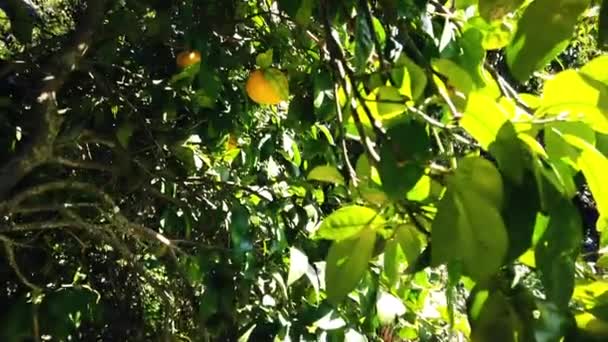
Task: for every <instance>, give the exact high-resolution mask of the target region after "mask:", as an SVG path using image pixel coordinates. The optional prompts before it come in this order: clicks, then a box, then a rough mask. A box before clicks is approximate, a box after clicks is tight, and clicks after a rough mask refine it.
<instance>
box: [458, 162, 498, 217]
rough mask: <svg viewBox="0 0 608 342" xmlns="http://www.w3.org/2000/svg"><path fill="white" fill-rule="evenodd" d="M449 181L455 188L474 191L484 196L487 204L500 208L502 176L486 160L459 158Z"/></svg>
mask: <svg viewBox="0 0 608 342" xmlns="http://www.w3.org/2000/svg"><path fill="white" fill-rule="evenodd" d="M450 181H451V182H450V183H451V185H452V186H453V187H455V188H456V189H459V190H463V191H464V190H470V191H473V192H476V193H478V194H480V195H481V196H482V197H484V198H485V200H486V201H488V204H489V205H492V206H494V207H496V208H498V209H500V208H502V205H503V182H502V177H501V176H500V173H499V172H498V170H497V169H496V167H494V165H493V164H492V163H491V162H489V161H488V160H486V159H483V158H479V157H467V158H463V159H461V160H460V161H459V162H458V168H457V169H456V172H455V174H454V176H453V177H452V178H451V180H450Z"/></svg>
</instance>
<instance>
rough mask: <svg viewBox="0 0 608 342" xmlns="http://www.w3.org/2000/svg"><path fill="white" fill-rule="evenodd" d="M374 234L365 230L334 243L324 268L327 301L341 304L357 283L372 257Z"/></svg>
mask: <svg viewBox="0 0 608 342" xmlns="http://www.w3.org/2000/svg"><path fill="white" fill-rule="evenodd" d="M375 242H376V232H375V231H374V230H373V229H370V228H366V229H363V230H362V231H360V232H359V234H357V235H356V236H354V237H353V238H351V239H347V240H342V241H334V242H333V243H332V245H331V247H330V249H329V253H328V254H327V260H326V268H325V284H326V292H327V299H328V300H329V301H330V302H331V303H333V304H338V303H339V302H341V301H342V300H343V299H344V298H345V297H346V296H347V295H348V294H349V293H350V292H351V291H352V290H353V289H354V288H355V287H356V286H357V284H358V283H359V281H360V280H361V278H362V277H363V275H364V274H365V271H366V270H367V268H368V262H369V261H370V259H371V257H372V252H373V250H374V244H375Z"/></svg>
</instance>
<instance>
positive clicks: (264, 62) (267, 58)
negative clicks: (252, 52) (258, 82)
mask: <svg viewBox="0 0 608 342" xmlns="http://www.w3.org/2000/svg"><path fill="white" fill-rule="evenodd" d="M255 64H256V65H257V66H259V67H260V68H262V69H266V68H270V66H271V65H272V49H269V50H267V51H265V52H261V53H259V54H258V55H257V56H256V57H255Z"/></svg>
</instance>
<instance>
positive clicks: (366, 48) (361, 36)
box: [355, 14, 374, 72]
mask: <svg viewBox="0 0 608 342" xmlns="http://www.w3.org/2000/svg"><path fill="white" fill-rule="evenodd" d="M356 25H357V26H356V28H355V68H356V69H357V71H359V72H364V71H365V69H366V66H367V61H368V60H369V57H370V56H371V54H372V51H373V50H374V41H373V38H372V31H371V28H370V27H369V26H368V25H367V20H366V18H365V15H363V14H361V15H357V17H356Z"/></svg>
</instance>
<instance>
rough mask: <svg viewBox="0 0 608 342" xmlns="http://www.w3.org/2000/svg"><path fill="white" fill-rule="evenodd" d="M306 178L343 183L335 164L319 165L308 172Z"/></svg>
mask: <svg viewBox="0 0 608 342" xmlns="http://www.w3.org/2000/svg"><path fill="white" fill-rule="evenodd" d="M307 179H308V180H317V181H320V182H327V183H333V184H339V185H344V177H343V176H342V174H341V173H340V171H338V169H337V168H336V167H335V166H331V165H319V166H317V167H315V168H314V169H312V170H311V171H310V172H309V173H308V177H307Z"/></svg>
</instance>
